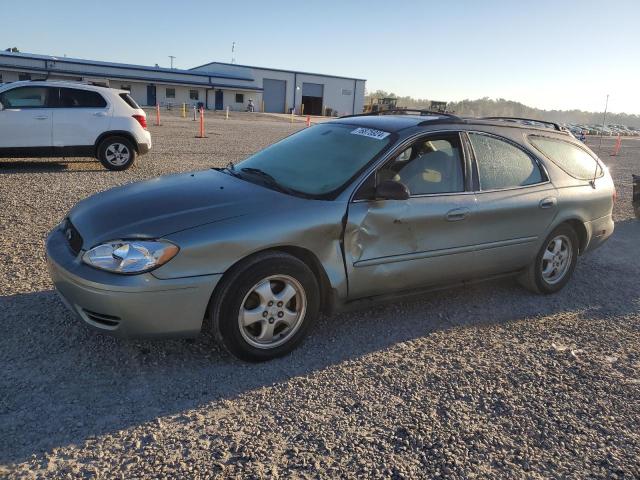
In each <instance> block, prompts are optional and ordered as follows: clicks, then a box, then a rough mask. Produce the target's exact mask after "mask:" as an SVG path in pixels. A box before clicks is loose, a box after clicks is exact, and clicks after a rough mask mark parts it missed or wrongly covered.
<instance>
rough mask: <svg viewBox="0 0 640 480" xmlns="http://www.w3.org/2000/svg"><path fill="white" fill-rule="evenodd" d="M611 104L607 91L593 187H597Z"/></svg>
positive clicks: (592, 182)
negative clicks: (603, 135)
mask: <svg viewBox="0 0 640 480" xmlns="http://www.w3.org/2000/svg"><path fill="white" fill-rule="evenodd" d="M608 106H609V94H608V93H607V100H606V102H605V103H604V116H603V117H602V130H600V146H599V147H598V160H597V161H596V169H595V171H594V172H593V179H592V180H591V182H590V183H591V187H592V188H596V177H597V176H598V168H600V163H599V161H600V152H601V151H602V134H603V133H604V132H603V130H604V129H605V128H606V125H607V107H608Z"/></svg>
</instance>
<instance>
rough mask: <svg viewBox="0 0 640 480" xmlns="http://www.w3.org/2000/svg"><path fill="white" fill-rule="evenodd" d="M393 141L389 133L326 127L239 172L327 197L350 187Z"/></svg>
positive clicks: (290, 140) (275, 148)
mask: <svg viewBox="0 0 640 480" xmlns="http://www.w3.org/2000/svg"><path fill="white" fill-rule="evenodd" d="M390 141H391V134H390V133H389V132H383V131H381V130H374V129H369V128H361V127H356V126H353V125H344V124H339V123H325V124H320V125H316V126H314V127H311V128H307V129H304V130H302V131H301V132H298V133H296V134H295V135H291V136H289V137H287V138H285V139H283V140H281V141H280V142H278V143H275V144H274V145H271V146H270V147H268V148H265V149H264V150H262V151H260V152H258V153H256V154H255V155H252V156H251V157H249V158H247V159H246V160H244V161H242V162H241V163H240V164H238V166H237V170H238V171H239V172H245V173H247V174H248V175H247V177H249V176H252V174H255V173H256V171H260V173H261V174H262V177H267V176H268V177H270V179H271V181H272V182H274V183H277V184H278V185H279V186H281V187H283V188H284V189H287V190H292V191H296V192H300V193H303V194H306V195H311V196H323V195H326V194H329V193H331V192H333V191H335V190H337V189H339V188H340V187H342V186H343V185H344V184H345V183H347V182H348V181H349V180H350V179H351V178H352V177H353V176H354V175H355V174H357V173H358V172H359V171H360V170H361V169H362V168H363V167H364V166H366V165H367V163H369V162H370V161H371V160H372V159H373V158H374V157H375V156H376V155H378V154H379V153H380V152H382V150H383V149H385V147H387V146H388V145H389V142H390ZM265 174H266V175H265Z"/></svg>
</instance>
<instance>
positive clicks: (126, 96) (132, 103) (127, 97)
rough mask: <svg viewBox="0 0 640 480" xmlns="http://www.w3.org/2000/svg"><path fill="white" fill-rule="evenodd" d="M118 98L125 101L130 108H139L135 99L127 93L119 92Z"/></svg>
mask: <svg viewBox="0 0 640 480" xmlns="http://www.w3.org/2000/svg"><path fill="white" fill-rule="evenodd" d="M120 98H121V99H122V100H124V101H125V103H126V104H127V105H129V106H130V107H131V108H135V109H136V110H137V109H139V108H140V107H139V106H138V104H137V103H136V101H135V100H134V99H133V98H132V97H131V95H129V94H128V93H121V94H120Z"/></svg>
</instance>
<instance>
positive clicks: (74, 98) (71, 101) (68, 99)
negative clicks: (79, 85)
mask: <svg viewBox="0 0 640 480" xmlns="http://www.w3.org/2000/svg"><path fill="white" fill-rule="evenodd" d="M58 106H59V107H60V108H104V107H106V106H107V101H106V100H105V99H104V98H103V97H102V95H100V94H99V93H98V92H94V91H91V90H80V89H76V88H61V89H60V98H59V103H58Z"/></svg>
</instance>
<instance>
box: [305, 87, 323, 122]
mask: <svg viewBox="0 0 640 480" xmlns="http://www.w3.org/2000/svg"><path fill="white" fill-rule="evenodd" d="M323 95H324V85H322V84H321V83H303V84H302V104H303V105H304V113H305V114H308V115H322V97H323Z"/></svg>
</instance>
